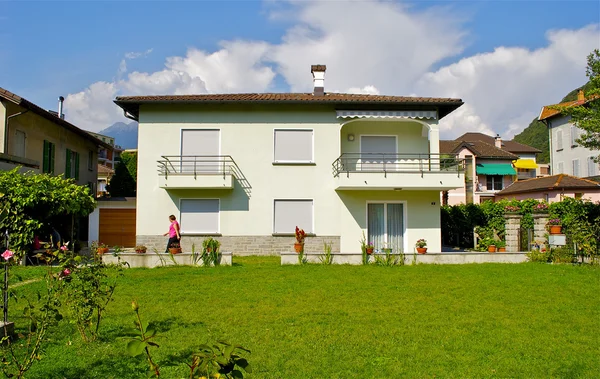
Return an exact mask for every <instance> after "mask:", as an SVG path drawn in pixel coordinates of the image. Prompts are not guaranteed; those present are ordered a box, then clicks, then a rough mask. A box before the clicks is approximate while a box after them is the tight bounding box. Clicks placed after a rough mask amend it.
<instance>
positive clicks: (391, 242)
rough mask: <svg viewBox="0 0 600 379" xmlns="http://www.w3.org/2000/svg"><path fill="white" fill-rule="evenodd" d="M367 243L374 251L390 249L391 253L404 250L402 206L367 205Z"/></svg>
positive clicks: (387, 204)
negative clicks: (371, 244) (371, 245)
mask: <svg viewBox="0 0 600 379" xmlns="http://www.w3.org/2000/svg"><path fill="white" fill-rule="evenodd" d="M367 239H368V241H367V242H372V243H373V245H374V246H375V249H376V250H381V249H383V248H391V249H392V251H393V252H400V251H403V250H404V204H402V203H369V204H367Z"/></svg>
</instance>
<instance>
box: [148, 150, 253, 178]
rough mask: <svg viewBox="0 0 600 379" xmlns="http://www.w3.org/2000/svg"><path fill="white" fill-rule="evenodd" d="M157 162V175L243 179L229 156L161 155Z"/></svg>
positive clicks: (166, 176)
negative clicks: (214, 176) (228, 176)
mask: <svg viewBox="0 0 600 379" xmlns="http://www.w3.org/2000/svg"><path fill="white" fill-rule="evenodd" d="M161 158H162V159H161V160H159V161H158V174H159V175H164V177H165V178H168V177H169V176H170V175H193V176H194V179H195V178H196V177H197V176H198V175H223V177H225V176H226V175H233V176H234V177H235V178H237V179H240V178H243V175H242V173H241V171H240V168H239V167H238V165H237V164H236V163H235V161H234V160H233V158H232V157H231V156H230V155H163V156H161Z"/></svg>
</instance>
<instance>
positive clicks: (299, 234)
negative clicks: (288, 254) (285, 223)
mask: <svg viewBox="0 0 600 379" xmlns="http://www.w3.org/2000/svg"><path fill="white" fill-rule="evenodd" d="M295 234H296V243H295V244H294V250H295V251H296V253H301V252H303V251H304V239H305V238H306V233H305V232H304V229H300V228H298V226H296V233H295Z"/></svg>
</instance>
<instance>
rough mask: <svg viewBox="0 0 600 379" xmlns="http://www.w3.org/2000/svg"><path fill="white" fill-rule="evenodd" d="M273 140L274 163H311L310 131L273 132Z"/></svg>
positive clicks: (311, 138) (311, 133)
mask: <svg viewBox="0 0 600 379" xmlns="http://www.w3.org/2000/svg"><path fill="white" fill-rule="evenodd" d="M274 139H275V148H274V158H273V161H274V162H276V163H313V131H312V130H296V129H294V130H292V129H284V130H275V137H274Z"/></svg>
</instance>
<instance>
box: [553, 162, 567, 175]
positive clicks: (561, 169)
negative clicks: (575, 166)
mask: <svg viewBox="0 0 600 379" xmlns="http://www.w3.org/2000/svg"><path fill="white" fill-rule="evenodd" d="M556 170H557V171H558V172H553V173H552V174H555V175H557V174H564V173H565V165H564V163H563V162H558V165H557V167H556Z"/></svg>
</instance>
